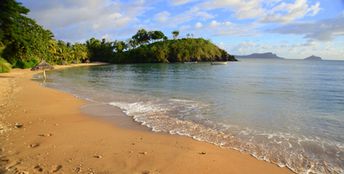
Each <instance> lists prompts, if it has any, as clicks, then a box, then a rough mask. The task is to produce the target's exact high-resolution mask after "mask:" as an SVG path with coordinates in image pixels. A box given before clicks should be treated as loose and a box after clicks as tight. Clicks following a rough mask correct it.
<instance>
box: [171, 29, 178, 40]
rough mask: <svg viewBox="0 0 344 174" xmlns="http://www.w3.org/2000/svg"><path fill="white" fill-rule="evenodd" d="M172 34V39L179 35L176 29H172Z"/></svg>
mask: <svg viewBox="0 0 344 174" xmlns="http://www.w3.org/2000/svg"><path fill="white" fill-rule="evenodd" d="M172 35H173V39H177V38H178V36H179V31H177V30H175V31H172Z"/></svg>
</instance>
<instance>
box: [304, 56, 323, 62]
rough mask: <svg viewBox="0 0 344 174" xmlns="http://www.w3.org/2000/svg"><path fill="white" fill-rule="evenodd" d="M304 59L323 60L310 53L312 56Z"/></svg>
mask: <svg viewBox="0 0 344 174" xmlns="http://www.w3.org/2000/svg"><path fill="white" fill-rule="evenodd" d="M304 60H317V61H319V60H323V59H322V58H321V57H318V56H314V55H312V56H309V57H306V58H304Z"/></svg>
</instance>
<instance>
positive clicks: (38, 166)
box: [34, 165, 43, 172]
mask: <svg viewBox="0 0 344 174" xmlns="http://www.w3.org/2000/svg"><path fill="white" fill-rule="evenodd" d="M34 169H36V170H37V171H39V172H43V168H42V167H41V166H40V165H37V166H35V167H34Z"/></svg>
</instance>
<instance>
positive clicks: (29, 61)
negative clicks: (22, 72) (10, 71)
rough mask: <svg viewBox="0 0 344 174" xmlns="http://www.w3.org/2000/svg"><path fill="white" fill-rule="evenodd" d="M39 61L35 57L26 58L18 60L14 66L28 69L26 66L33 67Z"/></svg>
mask: <svg viewBox="0 0 344 174" xmlns="http://www.w3.org/2000/svg"><path fill="white" fill-rule="evenodd" d="M38 63H39V62H38V60H37V59H35V58H31V59H26V60H17V61H16V62H15V64H14V66H13V67H14V68H21V69H26V68H32V67H34V66H36V65H37V64H38Z"/></svg>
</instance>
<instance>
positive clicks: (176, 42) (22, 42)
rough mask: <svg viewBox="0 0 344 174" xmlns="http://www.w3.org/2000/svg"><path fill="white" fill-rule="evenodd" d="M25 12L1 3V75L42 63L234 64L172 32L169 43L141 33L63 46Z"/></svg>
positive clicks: (11, 2)
mask: <svg viewBox="0 0 344 174" xmlns="http://www.w3.org/2000/svg"><path fill="white" fill-rule="evenodd" d="M28 12H29V9H27V8H26V7H24V6H23V5H22V4H21V3H18V2H16V1H15V0H2V1H1V3H0V67H1V69H0V72H4V71H9V70H8V69H10V68H11V67H15V68H31V67H33V66H35V65H36V64H37V63H39V62H40V61H41V60H45V61H47V62H48V63H50V64H71V63H80V62H88V61H103V62H111V63H160V62H164V63H166V62H185V61H214V60H229V61H234V60H235V58H234V57H233V56H231V55H229V54H228V53H227V52H226V51H224V50H222V49H220V48H218V47H217V46H215V45H214V44H212V43H211V42H210V41H208V40H205V39H201V38H198V39H194V38H182V39H178V36H179V31H173V32H172V35H173V39H172V40H169V39H168V38H167V37H166V36H165V34H164V33H163V32H161V31H146V30H144V29H140V30H139V31H138V32H137V33H136V34H135V35H134V36H132V38H131V39H129V40H127V41H107V40H105V39H102V40H98V39H95V38H91V39H89V40H87V41H86V42H85V43H74V44H71V43H66V42H64V41H60V40H56V39H54V35H53V33H52V32H51V31H49V30H46V29H44V28H43V27H42V26H40V25H39V24H37V23H36V22H35V21H34V20H33V19H30V18H28V17H27V16H26V15H27V14H28ZM188 36H191V35H188ZM5 67H6V68H5ZM8 67H9V68H8Z"/></svg>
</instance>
